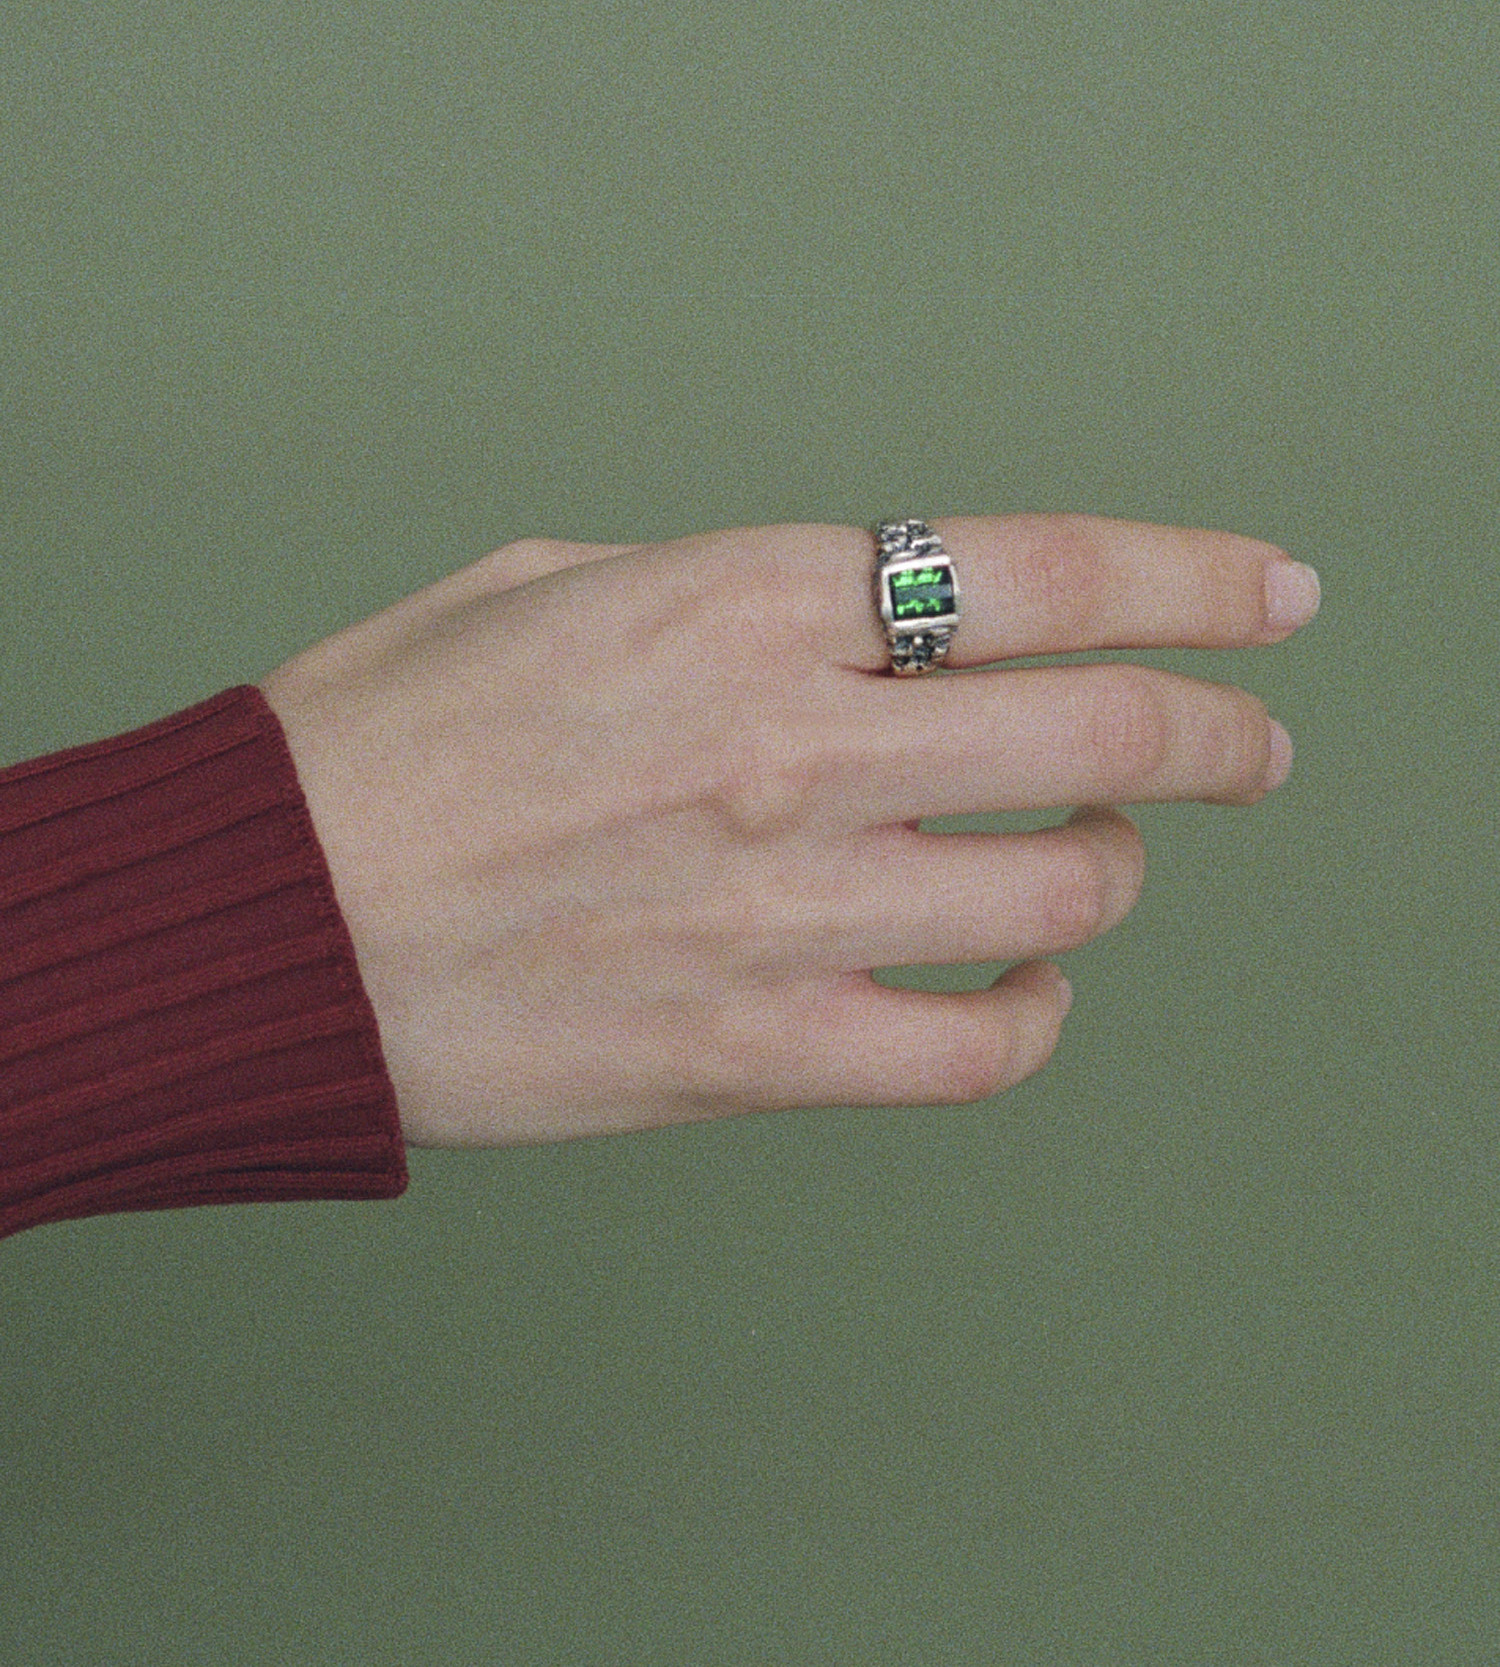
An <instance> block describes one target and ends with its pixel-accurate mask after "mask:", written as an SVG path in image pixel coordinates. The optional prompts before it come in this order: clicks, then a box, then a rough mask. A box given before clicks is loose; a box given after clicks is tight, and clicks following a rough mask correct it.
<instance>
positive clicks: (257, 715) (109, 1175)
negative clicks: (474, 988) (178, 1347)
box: [0, 684, 407, 1236]
mask: <svg viewBox="0 0 1500 1667" xmlns="http://www.w3.org/2000/svg"><path fill="white" fill-rule="evenodd" d="M406 1180H407V1176H406V1155H405V1147H404V1145H403V1142H402V1138H401V1125H400V1122H399V1119H398V1116H397V1110H396V1099H395V1094H394V1092H393V1090H392V1087H391V1081H390V1078H389V1076H388V1075H387V1072H386V1068H385V1061H384V1058H383V1057H382V1054H381V1048H380V1033H379V1030H378V1029H377V1026H376V1021H375V1013H374V1009H373V1008H372V1007H371V1005H370V1001H369V997H368V996H367V995H366V993H365V989H364V986H363V984H362V982H361V980H360V976H359V969H358V965H357V963H356V961H355V958H354V944H353V941H352V940H351V938H350V936H349V930H348V927H347V926H346V925H345V923H344V919H343V916H342V914H341V913H340V911H339V906H338V902H337V898H336V896H335V893H334V889H333V880H332V877H331V876H330V874H329V870H328V864H327V861H326V859H325V857H324V854H323V850H322V847H321V846H320V845H319V843H318V839H317V835H316V833H315V832H314V830H313V824H312V818H311V816H310V814H309V813H308V809H307V803H306V800H305V799H304V797H303V795H302V789H301V787H300V785H299V783H298V781H297V775H296V770H295V767H294V765H293V762H292V755H291V752H290V750H289V749H288V747H287V744H286V737H285V735H284V734H283V733H282V729H281V725H280V723H279V721H278V720H277V718H276V715H275V713H274V712H273V711H272V710H271V708H270V706H269V705H268V704H267V703H266V700H265V697H264V696H263V695H262V694H261V692H260V690H259V689H258V688H256V687H255V686H254V685H252V684H246V685H243V686H241V687H239V688H234V689H227V690H225V691H224V692H223V693H222V694H219V695H215V696H214V697H213V699H211V700H206V701H204V702H202V703H201V704H200V705H197V706H191V707H189V708H187V710H186V711H183V712H178V713H176V714H174V715H173V716H171V717H167V718H162V719H160V720H159V721H158V722H156V723H151V724H147V725H146V726H145V727H144V728H142V729H137V730H132V731H130V732H129V733H127V734H124V735H117V736H115V737H113V738H112V739H110V740H106V741H98V742H94V743H92V744H90V745H88V746H82V747H74V748H71V749H69V750H68V751H66V752H59V753H53V754H51V755H50V756H48V757H45V758H36V759H31V760H29V761H28V762H26V763H24V764H18V765H15V766H13V767H12V768H11V769H9V770H4V771H0V1236H3V1235H5V1234H7V1233H15V1232H18V1231H19V1230H20V1229H22V1228H24V1227H34V1226H37V1225H38V1224H40V1223H42V1222H47V1221H63V1220H66V1219H68V1218H69V1217H73V1216H87V1215H100V1214H104V1213H107V1212H109V1211H113V1210H161V1209H170V1208H173V1207H175V1206H179V1205H186V1204H220V1203H244V1202H250V1201H264V1200H273V1199H292V1198H393V1197H395V1196H396V1195H397V1194H398V1193H400V1192H402V1191H403V1190H404V1189H405V1187H406Z"/></svg>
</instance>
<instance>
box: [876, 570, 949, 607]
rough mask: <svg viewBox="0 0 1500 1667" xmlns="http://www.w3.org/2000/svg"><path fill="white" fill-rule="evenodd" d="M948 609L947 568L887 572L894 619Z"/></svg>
mask: <svg viewBox="0 0 1500 1667" xmlns="http://www.w3.org/2000/svg"><path fill="white" fill-rule="evenodd" d="M952 612H953V569H952V568H951V567H907V568H903V569H902V571H901V572H899V573H893V574H891V613H892V615H893V616H894V617H895V618H896V619H921V618H923V617H924V616H925V615H928V614H950V613H952Z"/></svg>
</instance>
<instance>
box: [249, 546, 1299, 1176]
mask: <svg viewBox="0 0 1500 1667" xmlns="http://www.w3.org/2000/svg"><path fill="white" fill-rule="evenodd" d="M932 525H933V526H934V528H935V530H936V531H938V532H939V533H940V534H941V535H942V537H943V540H944V543H945V545H946V548H947V550H948V553H949V554H950V555H951V556H952V557H953V559H954V562H955V565H956V567H957V571H958V575H959V582H960V585H961V586H962V590H963V609H964V611H963V618H962V623H961V626H960V629H959V631H958V634H957V637H956V639H955V642H954V646H953V650H952V652H951V654H950V656H949V659H948V662H947V664H948V665H949V666H950V667H953V668H955V669H959V670H962V669H963V668H965V667H977V666H985V667H989V668H992V669H986V670H983V671H976V672H972V673H971V674H970V675H965V676H946V675H938V676H928V677H921V678H896V677H894V676H892V675H891V674H890V671H889V658H888V653H887V649H886V645H885V640H884V637H883V635H882V632H881V629H880V624H879V620H878V617H877V615H876V611H875V606H874V592H873V586H872V574H873V570H874V538H873V535H872V534H871V533H870V532H869V531H868V529H861V528H855V527H840V526H828V525H784V526H772V527H758V528H740V529H736V530H732V531H721V532H712V533H705V534H702V535H697V536H694V537H689V538H681V539H676V540H673V541H671V542H669V543H662V544H642V545H634V546H632V545H602V544H576V543H566V542H563V541H559V540H549V539H530V538H528V539H523V540H520V541H519V542H517V543H514V544H510V545H507V546H506V547H505V548H503V549H501V550H497V551H495V552H494V553H493V554H491V555H489V556H486V557H485V558H484V559H483V560H481V561H478V562H475V563H474V564H473V565H471V566H469V567H467V568H464V569H463V570H461V571H460V572H457V573H455V574H452V575H451V576H450V577H448V578H446V579H443V580H440V581H439V582H438V583H436V584H433V585H429V586H428V587H426V588H425V589H423V590H420V591H417V592H416V593H414V594H413V595H411V596H409V597H407V598H406V599H405V600H404V601H402V602H400V603H398V604H397V605H396V606H395V607H392V608H389V609H387V610H386V611H385V612H383V613H380V614H377V615H375V616H373V617H372V618H370V619H367V620H364V621H362V622H360V623H359V624H357V625H353V626H351V627H349V628H348V629H347V630H343V631H339V632H337V633H336V634H335V635H333V636H331V637H328V638H326V639H324V640H323V641H321V642H318V643H315V644H314V645H313V646H312V647H311V648H308V649H307V650H305V651H304V652H303V653H300V654H298V655H296V656H295V657H294V658H292V659H291V660H289V661H287V662H286V663H285V664H284V665H282V666H280V667H278V668H277V669H276V670H275V671H273V672H271V673H270V675H269V676H268V677H266V678H265V679H264V681H263V682H262V683H261V685H260V686H261V689H262V691H263V693H264V694H265V696H266V698H267V700H268V701H269V702H270V704H271V706H272V708H273V710H274V711H275V712H276V714H277V716H278V717H279V718H280V720H281V723H282V725H283V727H284V729H285V731H286V735H287V739H288V743H289V745H290V747H291V750H292V755H293V758H294V760H295V762H296V765H297V770H298V775H299V778H300V780H301V782H302V785H303V788H304V791H305V793H306V796H307V801H308V805H309V808H310V810H311V813H312V817H313V823H314V826H315V827H316V829H317V832H318V835H319V838H320V840H321V842H322V845H323V848H324V851H325V853H326V855H327V857H328V862H329V867H330V869H331V871H332V874H333V878H334V885H335V889H336V891H337V894H338V898H339V901H340V904H341V905H342V908H343V911H344V915H345V918H346V920H347V922H348V925H349V929H350V932H351V934H352V936H353V940H354V945H355V951H356V955H357V958H358V961H359V967H360V971H361V974H362V977H363V980H364V983H365V987H366V989H367V991H368V993H369V996H370V999H371V1001H372V1003H373V1005H374V1009H375V1014H376V1018H377V1020H378V1021H379V1026H380V1033H381V1039H382V1044H383V1047H384V1050H385V1055H386V1063H387V1067H388V1069H389V1071H390V1075H391V1078H392V1081H393V1083H394V1085H395V1089H396V1096H397V1101H398V1105H399V1109H400V1116H401V1121H402V1127H403V1130H404V1133H405V1135H406V1138H407V1139H408V1140H409V1141H410V1142H411V1143H412V1144H414V1145H427V1146H492V1145H506V1144H510V1143H514V1142H524V1141H543V1140H558V1139H566V1138H570V1137H573V1136H579V1135H593V1134H604V1133H613V1132H623V1131H626V1130H632V1129H645V1128H652V1127H657V1126H661V1125H665V1124H671V1123H680V1122H689V1121H696V1120H700V1119H704V1118H709V1117H717V1116H723V1115H727V1114H732V1113H738V1112H748V1111H766V1110H775V1109H781V1108H789V1107H795V1106H820V1105H903V1104H924V1105H938V1104H961V1103H966V1102H971V1101H975V1100H979V1099H983V1098H987V1097H988V1096H990V1095H993V1094H996V1093H998V1092H1000V1091H1002V1090H1004V1089H1008V1088H1010V1087H1011V1086H1013V1085H1014V1084H1016V1083H1018V1082H1020V1081H1021V1080H1023V1079H1024V1078H1026V1077H1028V1076H1030V1075H1031V1074H1032V1073H1033V1072H1035V1071H1037V1070H1039V1069H1041V1067H1042V1066H1043V1065H1044V1064H1045V1063H1046V1062H1047V1060H1048V1059H1049V1058H1050V1056H1051V1055H1052V1052H1053V1050H1054V1048H1055V1047H1056V1045H1057V1041H1058V1036H1059V1031H1060V1028H1061V1026H1062V1022H1063V1018H1064V1016H1065V1014H1066V1012H1067V1010H1068V1006H1069V1002H1070V999H1071V998H1070V992H1069V990H1068V986H1067V981H1066V980H1065V979H1064V978H1063V977H1062V974H1061V973H1060V971H1059V970H1058V968H1057V967H1056V966H1055V965H1054V964H1053V963H1052V962H1051V961H1049V960H1047V959H1046V957H1047V956H1048V955H1052V954H1058V953H1061V952H1063V951H1066V950H1071V949H1076V948H1078V947H1080V946H1081V945H1083V944H1085V943H1088V942H1089V941H1091V940H1092V939H1094V938H1096V937H1098V936H1099V935H1100V934H1101V933H1104V932H1107V931H1108V930H1109V929H1110V928H1111V927H1113V926H1115V925H1117V924H1118V922H1119V921H1120V920H1121V919H1123V917H1124V916H1125V914H1126V913H1127V912H1128V911H1129V910H1130V908H1131V907H1132V906H1133V904H1134V903H1135V901H1136V898H1137V897H1138V895H1139V893H1140V890H1141V884H1142V880H1143V877H1144V852H1143V847H1142V842H1141V838H1140V835H1139V833H1138V831H1137V829H1136V828H1135V825H1134V824H1133V823H1132V822H1131V821H1130V820H1129V818H1128V817H1126V816H1125V815H1123V814H1122V813H1121V812H1120V811H1119V810H1118V809H1117V808H1115V807H1117V806H1119V805H1121V804H1129V803H1145V802H1151V801H1165V800H1199V801H1203V802H1207V803H1211V804H1219V805H1241V806H1247V805H1253V804H1256V803H1257V802H1258V801H1259V800H1260V799H1262V798H1263V797H1264V796H1265V795H1266V794H1267V793H1268V792H1269V791H1271V790H1272V789H1273V788H1274V787H1275V786H1276V785H1278V784H1279V782H1280V780H1282V779H1284V777H1285V773H1286V768H1287V765H1288V763H1289V760H1290V746H1289V743H1288V742H1287V741H1286V740H1285V732H1284V731H1280V726H1278V725H1276V724H1275V723H1274V722H1273V721H1272V720H1271V718H1270V716H1269V714H1268V713H1267V711H1266V708H1265V706H1264V705H1263V703H1262V702H1261V701H1260V700H1258V699H1257V698H1256V697H1255V696H1253V695H1251V694H1249V693H1247V692H1246V691H1244V690H1242V689H1238V688H1235V687H1232V686H1229V685H1225V684H1219V683H1212V682H1206V681H1203V680H1200V679H1196V678H1188V677H1182V676H1178V675H1175V674H1172V673H1168V672H1165V671H1159V670H1156V669H1153V668H1148V667H1144V666H1140V665H1132V664H1129V663H1120V662H1116V663H1104V664H1096V665H1074V666H1052V667H1030V668H1009V669H1007V668H1005V667H1004V666H1003V665H995V663H996V662H1003V661H1004V660H1006V659H1010V658H1016V657H1021V656H1027V655H1038V654H1054V653H1070V652H1087V651H1090V650H1094V649H1104V648H1110V649H1138V648H1161V647H1183V648H1187V647H1191V648H1208V649H1218V648H1246V647H1252V646H1257V645H1264V644H1269V643H1274V642H1279V641H1281V640H1283V639H1284V638H1285V637H1287V636H1289V635H1290V634H1291V631H1292V630H1294V629H1295V628H1296V626H1297V624H1299V623H1301V621H1302V620H1303V619H1305V618H1306V617H1308V616H1309V615H1310V613H1311V612H1312V611H1313V609H1315V608H1316V605H1317V587H1316V580H1315V579H1314V578H1312V577H1311V570H1310V569H1306V568H1303V567H1301V566H1300V564H1295V563H1292V562H1291V561H1290V560H1289V559H1288V558H1287V557H1286V555H1285V554H1284V553H1283V552H1282V551H1280V550H1278V549H1276V548H1275V547H1274V546H1272V545H1269V544H1264V543H1261V542H1259V541H1258V540H1254V539H1250V538H1242V537H1239V536H1236V535H1233V534H1229V533H1220V532H1206V531H1196V530H1186V529H1180V528H1167V527H1154V526H1146V525H1140V524H1136V523H1131V522H1124V521H1110V520H1104V519H1101V518H1098V517H1092V516H1076V515H1031V516H1006V517H950V518H946V519H945V518H941V517H939V518H936V519H935V520H933V522H932ZM1278 591H1280V592H1282V593H1285V594H1286V595H1287V596H1288V597H1289V599H1290V601H1291V602H1296V601H1297V597H1298V594H1299V592H1300V598H1301V600H1300V604H1299V605H1298V606H1297V607H1294V608H1290V610H1289V609H1288V607H1286V606H1284V607H1283V608H1282V610H1281V612H1280V613H1279V614H1278V613H1277V611H1276V610H1275V608H1274V606H1273V604H1272V600H1271V599H1273V598H1274V597H1275V596H1276V594H1277V593H1278ZM1278 731H1279V734H1278ZM1054 806H1056V807H1067V806H1080V807H1082V808H1080V809H1078V810H1077V811H1075V813H1074V814H1073V815H1072V816H1070V817H1069V818H1068V819H1067V821H1066V822H1064V823H1063V824H1062V825H1060V826H1057V827H1051V828H1047V829H1044V830H1042V831H1039V832H1034V833H1014V834H943V833H933V832H923V831H922V830H921V829H920V827H919V826H918V824H919V821H920V819H921V818H924V817H933V816H942V815H951V814H958V813H965V812H986V811H988V812H994V811H1010V810H1033V809H1044V808H1047V807H1054ZM1011 960H1014V961H1017V962H1018V963H1019V964H1018V965H1015V966H1013V967H1011V968H1010V970H1009V971H1008V972H1006V973H1005V975H1004V976H1003V977H1001V978H1000V979H999V980H998V982H996V983H995V984H994V985H992V986H991V987H990V988H989V989H987V990H982V991H978V992H975V993H959V994H933V993H927V992H922V991H915V990H903V989H893V988H890V987H888V986H886V985H883V984H880V983H878V982H877V981H876V980H875V979H874V978H873V976H872V969H876V968H880V967H887V966H896V965H907V964H913V963H953V962H993V961H1011Z"/></svg>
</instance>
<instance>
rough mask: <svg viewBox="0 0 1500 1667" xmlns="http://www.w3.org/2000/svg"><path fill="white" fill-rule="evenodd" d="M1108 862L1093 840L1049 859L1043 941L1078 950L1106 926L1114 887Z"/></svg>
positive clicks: (1042, 906) (1042, 903)
mask: <svg viewBox="0 0 1500 1667" xmlns="http://www.w3.org/2000/svg"><path fill="white" fill-rule="evenodd" d="M1110 882H1111V874H1110V866H1109V862H1108V859H1107V858H1106V857H1105V855H1104V853H1103V852H1102V851H1101V850H1100V849H1099V847H1098V845H1097V844H1095V843H1094V842H1093V841H1092V840H1090V841H1087V842H1084V843H1075V844H1073V845H1071V846H1068V847H1065V848H1064V849H1062V850H1061V851H1059V852H1058V853H1057V854H1056V855H1055V856H1054V857H1053V859H1052V867H1051V872H1050V873H1048V875H1047V876H1046V879H1045V881H1044V883H1043V885H1042V890H1041V897H1040V900H1039V901H1040V912H1041V931H1042V941H1043V942H1044V943H1045V944H1046V945H1048V946H1049V947H1056V948H1059V949H1077V948H1078V947H1079V946H1080V945H1082V944H1086V943H1088V942H1089V941H1090V940H1091V939H1092V938H1096V937H1098V935H1099V934H1100V932H1102V931H1103V930H1104V929H1105V926H1106V924H1107V920H1108V915H1109V907H1110V901H1111V897H1112V894H1113V891H1114V887H1113V886H1112V885H1111V883H1110Z"/></svg>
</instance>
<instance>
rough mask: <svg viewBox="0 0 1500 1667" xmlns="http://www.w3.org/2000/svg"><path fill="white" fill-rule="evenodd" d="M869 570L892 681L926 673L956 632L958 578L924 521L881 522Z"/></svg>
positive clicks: (937, 539)
mask: <svg viewBox="0 0 1500 1667" xmlns="http://www.w3.org/2000/svg"><path fill="white" fill-rule="evenodd" d="M875 537H876V539H877V540H878V541H879V544H880V554H879V559H878V561H877V562H876V564H875V591H876V605H877V606H878V607H879V609H880V619H881V623H882V624H883V625H884V626H885V640H886V642H887V644H888V645H889V647H890V651H891V670H892V671H893V672H895V674H896V675H897V676H898V677H916V676H919V675H920V674H921V673H922V672H924V671H931V670H932V669H933V667H934V666H936V665H937V664H938V663H939V662H940V661H941V660H942V659H943V658H944V657H945V656H946V654H947V652H948V646H949V644H950V643H951V642H952V641H953V633H954V631H955V630H956V629H957V627H958V608H959V604H958V575H957V573H956V572H955V571H954V568H953V558H952V557H951V556H949V555H948V553H947V552H946V551H945V550H944V549H943V541H942V539H940V538H939V537H938V535H937V534H936V533H935V532H934V531H933V530H932V528H931V527H929V526H928V525H927V523H926V522H925V521H914V520H908V521H882V522H881V523H880V525H879V526H878V527H876V529H875Z"/></svg>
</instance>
